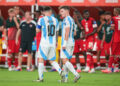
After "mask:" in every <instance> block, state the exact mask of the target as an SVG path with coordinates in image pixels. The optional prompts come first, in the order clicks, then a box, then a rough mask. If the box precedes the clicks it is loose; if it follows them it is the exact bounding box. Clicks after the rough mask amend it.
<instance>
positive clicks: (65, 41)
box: [62, 27, 70, 49]
mask: <svg viewBox="0 0 120 86" xmlns="http://www.w3.org/2000/svg"><path fill="white" fill-rule="evenodd" d="M69 32H70V27H66V28H65V38H64V44H63V47H62V48H63V49H65V48H66V45H67V40H68V38H69Z"/></svg>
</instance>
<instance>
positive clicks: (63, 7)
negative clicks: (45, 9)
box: [59, 6, 70, 11]
mask: <svg viewBox="0 0 120 86" xmlns="http://www.w3.org/2000/svg"><path fill="white" fill-rule="evenodd" d="M60 9H65V10H68V11H70V7H69V6H60V7H59V10H60Z"/></svg>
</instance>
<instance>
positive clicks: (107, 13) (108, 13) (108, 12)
mask: <svg viewBox="0 0 120 86" xmlns="http://www.w3.org/2000/svg"><path fill="white" fill-rule="evenodd" d="M104 14H105V15H112V13H111V12H110V11H106V12H105V13H104Z"/></svg>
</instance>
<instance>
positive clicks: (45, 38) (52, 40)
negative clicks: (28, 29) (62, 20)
mask: <svg viewBox="0 0 120 86" xmlns="http://www.w3.org/2000/svg"><path fill="white" fill-rule="evenodd" d="M43 13H44V15H45V16H44V17H42V18H40V19H39V20H38V23H37V29H36V32H40V30H41V33H42V36H41V41H40V46H39V52H38V54H39V64H38V75H39V79H38V80H36V81H38V82H43V72H44V60H49V62H50V64H51V65H52V66H53V67H54V68H55V69H56V70H57V71H58V73H59V74H60V75H61V73H62V70H61V68H60V67H59V65H58V63H57V62H55V59H56V41H57V37H56V35H57V31H58V30H59V23H58V20H57V19H56V18H55V17H53V16H52V9H51V8H50V7H44V8H43Z"/></svg>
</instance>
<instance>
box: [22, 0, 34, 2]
mask: <svg viewBox="0 0 120 86" xmlns="http://www.w3.org/2000/svg"><path fill="white" fill-rule="evenodd" d="M24 1H25V2H31V1H32V0H24Z"/></svg>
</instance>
